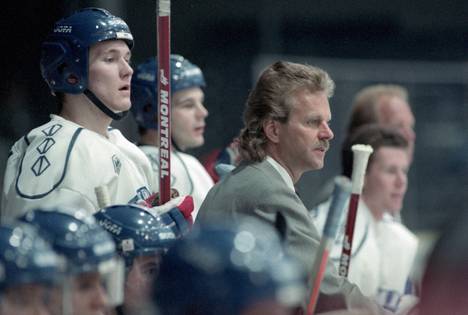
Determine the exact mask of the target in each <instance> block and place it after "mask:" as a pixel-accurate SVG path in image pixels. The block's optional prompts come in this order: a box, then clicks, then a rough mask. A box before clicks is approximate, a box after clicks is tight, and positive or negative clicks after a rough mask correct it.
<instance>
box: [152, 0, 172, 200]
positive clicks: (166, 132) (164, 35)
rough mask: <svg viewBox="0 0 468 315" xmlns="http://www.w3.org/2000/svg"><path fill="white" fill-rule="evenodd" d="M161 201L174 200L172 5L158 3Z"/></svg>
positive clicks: (167, 1) (161, 0) (163, 0)
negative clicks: (172, 188)
mask: <svg viewBox="0 0 468 315" xmlns="http://www.w3.org/2000/svg"><path fill="white" fill-rule="evenodd" d="M156 15H157V42H158V69H159V71H158V86H157V89H158V93H157V94H156V95H158V96H159V99H158V108H159V115H158V122H159V123H158V126H159V201H160V205H162V204H164V203H166V202H168V201H169V200H170V199H171V68H170V54H171V23H170V22H171V1H170V0H158V1H157V9H156Z"/></svg>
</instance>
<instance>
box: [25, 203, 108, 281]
mask: <svg viewBox="0 0 468 315" xmlns="http://www.w3.org/2000/svg"><path fill="white" fill-rule="evenodd" d="M20 220H21V221H24V222H26V223H29V224H32V225H34V226H36V227H37V228H38V229H39V232H40V235H41V236H42V237H43V238H44V239H46V240H48V241H49V242H50V243H51V244H52V247H53V248H54V250H55V251H56V252H57V253H59V254H61V255H63V256H65V258H66V259H67V272H69V273H72V274H77V273H83V272H91V271H98V270H99V268H100V265H101V263H105V262H107V261H109V260H111V259H112V258H113V257H115V255H116V251H115V244H114V241H113V240H112V238H111V236H110V235H109V233H107V232H106V231H105V230H104V229H103V228H101V227H100V226H99V225H98V224H97V223H96V221H95V220H94V218H93V217H92V216H88V215H86V214H85V213H84V212H82V211H73V212H71V211H70V212H65V211H61V210H45V209H36V210H32V211H29V212H27V213H26V214H25V215H24V216H22V217H21V218H20Z"/></svg>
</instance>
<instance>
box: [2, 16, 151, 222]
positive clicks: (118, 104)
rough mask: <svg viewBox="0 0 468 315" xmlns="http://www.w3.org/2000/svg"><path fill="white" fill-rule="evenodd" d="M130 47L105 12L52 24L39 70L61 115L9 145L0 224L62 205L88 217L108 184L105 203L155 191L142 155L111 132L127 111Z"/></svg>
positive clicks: (123, 30) (123, 29)
mask: <svg viewBox="0 0 468 315" xmlns="http://www.w3.org/2000/svg"><path fill="white" fill-rule="evenodd" d="M132 47H133V37H132V34H131V33H130V29H129V28H128V26H127V24H126V23H125V22H124V21H123V20H122V19H120V18H118V17H116V16H113V15H112V14H110V13H109V12H108V11H106V10H103V9H99V8H86V9H82V10H80V11H77V12H75V13H74V14H72V15H70V16H68V17H65V18H63V19H61V20H59V21H58V22H57V23H56V24H55V26H54V29H53V31H52V32H51V33H50V35H49V36H48V37H47V38H46V40H45V41H44V42H43V43H42V56H41V60H40V65H41V72H42V76H43V78H44V80H45V81H46V82H47V84H48V86H49V88H50V90H51V92H52V94H53V95H54V96H56V97H57V100H58V102H59V111H58V114H57V115H51V120H50V121H49V122H48V123H46V124H44V125H42V126H40V127H37V128H36V129H33V130H32V131H30V132H29V133H28V134H27V135H26V136H24V137H23V138H22V139H20V140H19V141H17V142H16V143H15V144H14V146H13V147H12V149H11V155H10V157H9V159H8V163H7V167H6V172H5V178H4V186H3V187H4V191H3V196H2V199H3V200H2V205H3V207H2V208H3V210H2V211H3V212H2V218H3V219H11V218H13V217H17V216H20V215H21V214H22V213H24V212H25V211H26V210H28V209H32V208H35V207H59V206H62V205H63V206H66V207H67V208H70V207H72V208H78V209H85V210H86V211H88V213H94V212H95V211H97V210H98V209H99V206H98V202H97V199H96V196H95V187H98V186H107V188H108V190H109V193H110V198H111V200H110V203H111V204H118V203H119V204H122V203H128V202H137V201H139V200H141V199H145V198H147V197H148V196H149V195H150V194H151V193H152V192H153V191H157V190H158V187H157V183H156V181H155V179H154V175H153V171H152V169H151V165H150V163H149V161H148V159H147V157H146V156H145V155H144V154H143V153H142V152H141V150H139V149H138V148H137V147H136V146H135V145H134V144H132V143H130V142H129V141H127V139H126V138H125V137H124V136H123V135H122V134H121V133H120V131H118V130H116V129H112V128H110V127H109V125H110V123H111V122H112V120H114V119H120V118H122V117H123V116H124V115H125V113H126V112H127V111H128V110H129V109H130V105H131V102H130V80H131V77H132V73H133V70H132V68H131V67H130V57H131V52H130V50H131V49H132Z"/></svg>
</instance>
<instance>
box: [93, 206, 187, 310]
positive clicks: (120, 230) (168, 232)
mask: <svg viewBox="0 0 468 315" xmlns="http://www.w3.org/2000/svg"><path fill="white" fill-rule="evenodd" d="M148 210H149V209H148V208H144V207H141V206H137V205H114V206H110V207H106V208H103V209H101V210H99V211H98V212H96V213H95V214H94V217H95V218H96V221H97V223H98V224H99V225H100V226H101V227H103V228H104V229H105V230H107V231H108V232H109V233H110V235H112V237H113V239H114V241H115V244H116V247H117V252H118V254H119V255H120V256H121V257H122V258H123V259H124V260H125V267H126V271H127V272H126V277H125V292H124V302H123V304H122V305H120V306H118V307H117V309H116V310H117V314H122V315H123V314H125V315H132V314H135V315H136V314H138V315H141V314H147V313H148V312H149V310H150V296H151V285H152V282H153V281H154V280H155V279H156V278H157V276H158V274H159V269H160V264H161V261H162V259H163V255H164V254H165V253H166V252H167V250H168V249H169V248H170V247H171V246H172V245H174V244H175V242H176V241H177V240H179V239H180V238H181V237H182V236H183V235H185V234H187V233H188V232H189V228H190V224H189V222H187V221H186V219H185V218H184V216H183V214H182V213H181V212H180V210H179V209H178V208H172V209H170V210H169V211H167V212H164V213H161V214H160V215H152V214H151V213H150V212H149V211H148Z"/></svg>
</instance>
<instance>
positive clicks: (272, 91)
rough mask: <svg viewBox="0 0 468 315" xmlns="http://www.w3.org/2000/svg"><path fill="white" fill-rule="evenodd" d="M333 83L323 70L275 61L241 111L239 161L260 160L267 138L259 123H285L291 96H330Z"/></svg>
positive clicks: (261, 124) (263, 153)
mask: <svg viewBox="0 0 468 315" xmlns="http://www.w3.org/2000/svg"><path fill="white" fill-rule="evenodd" d="M334 87H335V84H334V82H333V81H332V80H331V78H330V76H329V75H328V73H326V72H325V71H324V70H322V69H320V68H317V67H313V66H309V65H303V64H298V63H292V62H285V61H278V62H276V63H274V64H272V65H271V66H269V67H268V68H267V69H265V70H264V71H263V73H262V74H261V75H260V78H259V79H258V81H257V83H256V85H255V87H254V88H253V90H252V91H251V92H250V94H249V97H248V99H247V102H246V105H245V110H244V128H243V129H242V130H241V133H240V137H239V140H240V144H239V151H240V154H241V157H242V159H244V160H247V161H261V160H263V159H264V158H265V156H266V153H265V150H264V148H265V145H266V143H267V138H266V136H265V133H264V131H263V122H265V121H266V120H268V119H274V120H278V121H280V122H286V121H287V120H288V118H289V112H290V110H291V106H292V102H293V97H294V95H295V93H297V92H298V91H300V90H303V89H304V90H307V91H309V92H310V93H316V92H325V93H326V94H327V95H328V97H331V96H332V95H333V91H334Z"/></svg>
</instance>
